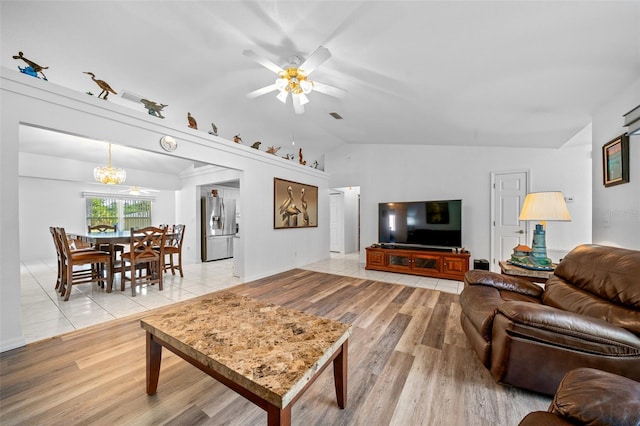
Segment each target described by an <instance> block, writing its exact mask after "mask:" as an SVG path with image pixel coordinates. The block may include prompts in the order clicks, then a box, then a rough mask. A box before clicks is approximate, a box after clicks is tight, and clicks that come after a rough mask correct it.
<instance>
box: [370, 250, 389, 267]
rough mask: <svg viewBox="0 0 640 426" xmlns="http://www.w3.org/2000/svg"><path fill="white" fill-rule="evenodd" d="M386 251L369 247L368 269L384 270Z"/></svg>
mask: <svg viewBox="0 0 640 426" xmlns="http://www.w3.org/2000/svg"><path fill="white" fill-rule="evenodd" d="M384 255H385V251H384V250H381V249H374V248H369V247H367V268H384V267H385V266H386V264H385V261H384V257H385V256H384Z"/></svg>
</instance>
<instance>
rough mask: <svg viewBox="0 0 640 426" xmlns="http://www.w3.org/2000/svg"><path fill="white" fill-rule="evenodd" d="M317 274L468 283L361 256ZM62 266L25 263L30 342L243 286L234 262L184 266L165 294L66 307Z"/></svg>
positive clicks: (449, 288) (436, 285)
mask: <svg viewBox="0 0 640 426" xmlns="http://www.w3.org/2000/svg"><path fill="white" fill-rule="evenodd" d="M303 269H308V270H312V271H317V272H326V273H331V274H338V275H347V276H353V277H359V278H366V279H372V280H377V281H385V282H391V283H398V284H404V285H409V286H414V287H424V288H430V289H435V290H440V291H444V292H447V293H457V294H459V293H460V292H461V291H462V287H463V284H462V282H459V281H450V280H443V279H437V278H427V277H418V276H414V275H405V274H395V273H388V272H379V271H367V270H365V269H364V264H362V263H360V262H359V256H358V253H349V254H346V255H341V254H335V253H332V254H331V256H330V258H329V259H327V260H324V261H321V262H317V263H313V264H310V265H307V266H305V267H303ZM55 281H56V262H55V259H54V260H52V261H38V262H23V263H22V265H21V288H22V298H21V303H22V328H23V333H24V336H25V340H26V342H27V343H31V342H35V341H38V340H42V339H45V338H48V337H52V336H56V335H59V334H62V333H66V332H69V331H73V330H77V329H80V328H84V327H88V326H91V325H95V324H99V323H102V322H106V321H110V320H113V319H116V318H122V317H125V316H128V315H132V314H136V313H139V312H143V311H148V310H150V309H154V308H158V307H160V306H165V305H169V304H171V303H175V302H178V301H182V300H187V299H191V298H193V297H197V296H201V295H203V294H206V293H211V292H213V291H217V290H221V289H224V288H228V287H232V286H234V285H237V284H242V282H243V281H242V280H241V279H239V278H236V277H234V276H233V260H232V259H228V260H219V261H214V262H207V263H198V264H192V265H185V266H184V278H180V276H179V275H176V276H173V275H171V274H165V276H164V290H163V291H158V287H157V286H148V287H147V286H143V287H142V288H140V287H138V289H137V291H138V292H137V294H136V297H132V296H131V290H130V288H129V287H128V285H127V288H126V290H125V291H123V292H121V291H120V290H119V288H120V284H119V281H117V285H116V284H115V283H114V291H113V292H112V293H106V292H105V291H104V289H102V288H100V287H99V286H98V285H97V284H96V283H88V284H80V285H76V286H73V291H72V293H71V297H70V298H69V300H68V301H67V302H63V301H62V298H61V297H60V296H59V295H58V293H57V290H55V289H54V287H55Z"/></svg>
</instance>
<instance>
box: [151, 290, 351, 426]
mask: <svg viewBox="0 0 640 426" xmlns="http://www.w3.org/2000/svg"><path fill="white" fill-rule="evenodd" d="M140 324H141V326H142V328H144V329H145V330H146V331H147V333H146V335H147V337H146V339H147V394H149V395H153V394H155V393H156V390H157V387H158V378H159V375H160V361H161V357H162V347H163V346H164V347H165V348H167V349H169V350H170V351H172V352H174V353H175V354H176V355H178V356H180V357H181V358H183V359H185V360H186V361H188V362H189V363H191V364H193V365H194V366H196V367H198V368H199V369H201V370H202V371H204V372H205V373H207V374H209V375H210V376H211V377H213V378H215V379H216V380H218V381H219V382H221V383H223V384H224V385H226V386H227V387H229V388H230V389H233V390H234V391H236V392H237V393H239V394H240V395H242V396H244V397H245V398H247V399H248V400H250V401H251V402H253V403H254V404H256V405H258V406H259V407H261V408H262V409H264V410H266V411H267V419H268V424H269V425H289V424H291V407H292V406H293V403H294V402H295V401H296V400H297V399H298V398H299V397H300V396H301V395H302V393H303V392H304V391H305V390H306V388H307V387H309V386H310V385H311V383H313V381H314V380H315V379H316V378H317V377H318V376H319V375H320V373H321V372H322V371H323V370H324V369H325V368H326V367H327V366H328V365H329V363H330V362H331V361H333V371H334V382H335V388H336V397H337V401H338V406H339V407H340V408H344V407H345V406H346V401H347V341H348V338H349V335H350V334H351V326H350V325H347V324H343V323H341V322H338V321H333V320H329V319H326V318H321V317H317V316H313V315H308V314H305V313H302V312H299V311H295V310H292V309H287V308H283V307H279V306H275V305H271V304H266V303H262V302H258V301H256V300H253V299H249V298H246V297H243V296H239V295H236V294H233V293H230V292H225V291H223V292H217V293H214V294H211V295H208V296H204V297H202V298H199V299H197V300H195V301H194V302H191V303H187V304H181V305H180V306H179V307H177V308H175V309H171V310H168V311H164V312H163V313H161V314H156V315H152V316H149V317H145V318H143V319H142V320H141V321H140Z"/></svg>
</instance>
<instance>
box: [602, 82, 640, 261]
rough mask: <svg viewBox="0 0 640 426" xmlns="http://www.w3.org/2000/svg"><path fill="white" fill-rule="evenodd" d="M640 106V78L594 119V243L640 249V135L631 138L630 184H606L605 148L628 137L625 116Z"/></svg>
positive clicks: (604, 107)
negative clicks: (619, 139) (616, 138)
mask: <svg viewBox="0 0 640 426" xmlns="http://www.w3.org/2000/svg"><path fill="white" fill-rule="evenodd" d="M638 105H640V78H638V80H636V82H635V84H633V85H632V86H631V87H626V88H625V89H624V90H623V91H622V92H621V93H620V94H618V95H617V96H614V97H613V98H612V99H611V100H610V101H609V102H608V103H607V104H605V105H603V106H602V108H600V110H598V111H597V112H596V114H595V115H594V118H593V242H594V243H596V244H604V245H611V246H617V247H626V248H631V249H640V135H636V136H631V137H630V138H629V160H630V161H629V183H625V184H620V185H616V186H611V187H608V188H605V187H604V185H603V184H602V146H603V145H604V144H605V143H607V142H609V141H610V140H612V139H614V138H615V137H617V136H620V135H621V134H623V133H626V131H627V129H626V128H625V127H623V124H624V119H623V117H622V116H623V114H625V113H627V112H629V111H630V110H631V109H633V108H635V107H637V106H638Z"/></svg>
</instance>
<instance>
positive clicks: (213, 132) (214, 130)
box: [209, 123, 218, 136]
mask: <svg viewBox="0 0 640 426" xmlns="http://www.w3.org/2000/svg"><path fill="white" fill-rule="evenodd" d="M211 128H212V129H213V130H209V134H210V135H213V136H218V128H217V127H216V125H215V124H213V123H211Z"/></svg>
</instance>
